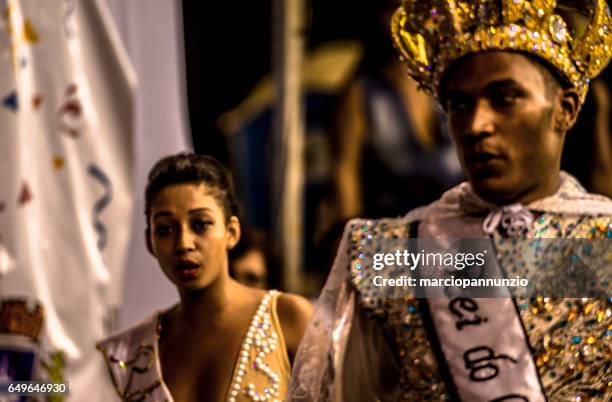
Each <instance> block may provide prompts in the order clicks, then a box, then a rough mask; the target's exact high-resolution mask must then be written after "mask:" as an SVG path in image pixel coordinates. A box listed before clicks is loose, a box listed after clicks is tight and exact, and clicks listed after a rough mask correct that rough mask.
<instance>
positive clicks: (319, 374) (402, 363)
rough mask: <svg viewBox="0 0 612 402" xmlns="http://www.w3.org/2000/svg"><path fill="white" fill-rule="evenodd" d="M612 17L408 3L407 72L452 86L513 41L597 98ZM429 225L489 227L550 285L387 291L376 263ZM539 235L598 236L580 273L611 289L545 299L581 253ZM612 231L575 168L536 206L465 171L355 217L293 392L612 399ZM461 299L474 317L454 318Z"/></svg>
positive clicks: (500, 4) (468, 230)
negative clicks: (506, 291)
mask: <svg viewBox="0 0 612 402" xmlns="http://www.w3.org/2000/svg"><path fill="white" fill-rule="evenodd" d="M611 29H612V17H611V16H610V11H609V9H608V6H607V4H606V2H605V1H604V0H584V1H573V0H558V1H555V0H471V1H462V0H403V1H402V6H401V7H400V8H399V9H398V10H397V11H396V12H395V14H394V16H393V18H392V20H391V32H392V37H393V41H394V45H395V47H396V49H397V50H398V52H399V54H400V58H401V59H402V61H403V62H404V64H405V65H406V67H407V69H408V73H409V75H410V76H411V77H412V78H413V79H414V80H415V81H417V83H418V84H419V87H420V88H421V89H423V90H424V91H426V92H427V93H428V94H430V95H431V96H434V97H436V98H438V99H439V98H440V95H441V94H440V89H442V88H441V87H442V86H443V85H441V83H442V84H443V83H444V78H445V74H446V73H447V72H448V71H449V69H450V68H452V67H453V66H454V65H455V63H456V62H457V61H458V60H460V59H461V58H463V57H464V56H467V55H470V54H475V53H480V52H484V51H509V52H520V53H525V54H527V55H529V56H531V57H534V58H536V59H538V60H539V61H541V62H542V63H543V64H545V65H547V66H549V67H551V69H553V70H554V71H556V72H557V75H558V77H559V79H560V80H561V81H563V83H564V84H565V85H568V86H571V87H574V88H575V89H577V90H578V91H579V93H580V94H581V101H584V98H585V96H586V93H587V90H588V85H589V81H590V79H592V78H594V77H595V76H597V75H598V74H599V73H600V72H601V71H602V70H603V69H604V68H605V66H606V65H607V64H608V62H609V60H610V57H611V56H612V51H611V50H612V49H611V47H612V33H611V32H610V30H611ZM415 238H418V239H419V240H422V239H425V240H427V239H429V240H431V239H434V240H438V239H444V238H454V239H469V238H484V239H486V241H488V242H490V244H491V245H492V247H493V251H494V254H493V257H492V258H491V260H492V261H493V265H495V266H497V267H498V268H499V270H500V271H501V275H503V276H505V277H508V276H509V275H517V277H518V276H519V275H520V276H523V277H526V278H529V280H531V279H536V278H539V280H540V281H539V282H538V286H542V288H539V287H536V288H535V290H536V293H535V294H532V296H533V297H529V298H521V297H518V296H516V297H514V298H511V297H507V296H505V297H496V298H492V297H491V296H487V297H489V298H482V299H478V303H476V301H475V300H473V299H469V298H467V297H463V298H461V297H455V298H451V297H450V296H448V297H446V296H445V297H446V298H445V297H440V298H438V299H436V298H430V297H427V298H423V296H422V295H421V296H420V297H416V296H419V295H418V294H411V293H410V289H411V288H410V286H405V287H404V289H407V291H406V292H405V293H404V294H402V297H387V295H385V293H384V292H382V293H381V291H380V289H378V290H377V289H374V288H373V287H372V284H373V280H372V278H373V276H374V275H375V274H376V273H375V272H374V271H373V270H372V269H371V268H372V267H371V266H368V265H367V262H368V261H370V260H372V256H373V255H374V254H381V255H389V254H391V253H393V252H394V251H396V250H397V248H395V247H392V246H391V244H392V243H393V242H394V241H396V240H398V239H400V240H402V239H403V240H405V242H406V243H408V242H409V240H410V239H415ZM539 239H544V240H548V241H549V242H553V243H554V242H555V240H554V239H562V240H568V241H569V242H570V243H571V244H570V245H573V246H576V245H577V244H582V243H581V242H584V241H585V239H586V240H587V244H584V245H585V246H588V247H590V246H591V245H590V244H588V241H593V242H595V241H596V240H589V239H601V240H602V241H603V243H600V244H603V245H604V248H603V249H604V252H603V253H602V254H598V258H597V259H594V260H593V261H595V262H596V264H595V265H596V267H594V268H593V267H588V268H591V270H590V271H589V270H588V269H587V270H585V272H587V271H588V272H590V274H592V276H591V277H589V278H588V279H589V280H588V281H584V282H585V283H581V282H579V281H575V282H574V283H573V285H584V284H586V285H589V286H591V285H592V286H594V287H597V286H601V287H602V288H603V289H604V291H603V292H601V293H597V295H598V296H597V297H582V296H580V298H567V297H568V296H565V294H567V293H563V292H559V293H557V294H558V295H560V296H559V297H565V298H553V297H548V296H547V295H546V293H542V294H543V295H544V296H538V293H537V291H539V290H540V289H545V288H546V286H556V284H558V283H565V284H567V283H568V282H567V281H565V282H563V281H558V280H557V279H559V278H557V276H561V277H563V276H564V275H568V273H573V272H574V271H572V270H571V269H568V270H556V269H554V268H556V266H555V265H554V264H553V263H556V262H558V261H559V260H562V258H561V257H563V258H565V257H567V256H566V255H565V254H564V253H566V252H567V249H566V248H563V247H554V246H553V247H550V248H547V254H545V258H540V259H529V258H527V257H528V256H527V255H526V254H525V253H523V251H524V249H521V247H520V246H521V244H525V243H529V244H531V245H533V247H534V248H536V249H537V248H538V242H539V241H540V240H539ZM381 240H384V241H381ZM534 240H535V242H534ZM556 241H559V240H556ZM611 241H612V201H611V200H610V199H608V198H606V197H602V196H597V195H593V194H589V193H587V192H586V191H585V190H584V188H583V187H582V186H581V185H580V184H579V183H578V182H577V181H576V180H575V179H574V178H573V177H571V176H569V175H568V174H566V173H563V172H562V173H561V185H560V188H559V189H558V191H557V192H556V193H555V194H554V195H552V196H549V197H546V198H544V199H540V200H537V201H535V202H532V203H530V204H529V205H526V206H524V205H520V204H514V205H509V206H503V207H499V206H496V205H492V204H490V203H487V202H486V201H484V200H482V199H481V198H479V197H478V196H477V195H476V194H475V193H474V191H473V190H472V188H471V186H470V185H469V184H468V183H463V184H461V185H459V186H457V187H455V188H454V189H451V190H450V191H448V192H447V193H445V194H444V195H443V196H442V197H441V198H440V200H438V201H436V202H434V203H433V204H430V205H429V206H426V207H422V208H418V209H416V210H413V211H411V212H410V213H408V215H406V216H405V217H403V218H399V219H382V220H375V221H366V220H354V221H351V222H350V223H349V224H348V226H347V227H346V229H345V233H344V237H343V240H342V243H341V245H340V249H339V251H338V254H337V257H336V260H335V262H334V266H333V268H332V272H331V273H330V275H329V278H328V280H327V283H326V285H325V288H324V289H323V291H322V293H321V296H320V298H319V302H318V304H317V307H316V309H315V312H314V316H313V320H312V322H311V325H310V326H309V328H308V329H307V331H306V333H305V335H304V338H303V339H302V343H301V345H300V348H299V350H298V354H297V356H296V360H295V363H294V371H293V381H292V383H291V385H290V390H289V400H291V401H293V402H310V401H364V402H370V401H371V402H378V401H394V402H395V401H405V402H408V401H444V400H463V401H469V402H477V401H478V402H480V401H490V402H502V401H505V402H507V401H512V402H518V401H527V402H536V401H537V402H540V401H563V402H565V401H572V402H579V401H601V402H603V401H606V402H607V401H610V400H612V299H611V298H609V297H610V284H611V283H612V272H611V269H612V251H610V247H609V246H610V242H611ZM572 242H573V243H572ZM549 244H550V243H549ZM606 247H607V248H606ZM582 249H583V250H585V249H586V248H585V247H583V248H582ZM573 251H574V250H572V252H573ZM573 256H574V255H571V257H572V258H573ZM570 261H571V259H570ZM572 264H573V263H572ZM551 267H554V268H552V269H551ZM570 268H571V266H570ZM572 269H573V268H572ZM375 286H376V285H375ZM561 290H563V289H561ZM604 295H605V296H604ZM606 297H607V298H606ZM448 301H450V303H449V302H448ZM455 302H458V303H455ZM444 303H446V304H444ZM477 304H478V305H477ZM455 307H461V309H462V310H460V311H459V310H458V309H455V310H453V309H454V308H455ZM479 308H480V310H479ZM449 311H451V312H452V313H453V314H456V315H458V316H459V317H461V322H459V321H457V322H452V321H450V320H449V317H452V314H450V313H449ZM483 312H486V314H483ZM464 313H471V315H470V314H465V316H463V315H462V314H464ZM476 313H478V314H480V315H476ZM467 316H469V317H467ZM466 317H467V318H469V319H467V320H464V319H465V318H466ZM500 317H502V319H500ZM464 324H465V326H464ZM470 330H471V332H470ZM466 333H467V334H470V335H466ZM466 344H467V345H469V346H467V347H468V348H469V349H465V348H464V347H465V345H466ZM479 344H480V345H481V346H479V347H473V346H474V345H479ZM500 350H501V351H500ZM322 356H325V358H323V357H322ZM512 370H515V371H512Z"/></svg>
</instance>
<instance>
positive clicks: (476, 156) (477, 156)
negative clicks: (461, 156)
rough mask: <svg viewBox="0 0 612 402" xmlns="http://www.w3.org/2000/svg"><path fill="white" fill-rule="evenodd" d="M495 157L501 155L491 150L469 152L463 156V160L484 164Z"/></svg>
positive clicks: (500, 157) (497, 157)
mask: <svg viewBox="0 0 612 402" xmlns="http://www.w3.org/2000/svg"><path fill="white" fill-rule="evenodd" d="M496 159H503V157H502V156H501V155H500V154H496V153H492V152H471V153H469V154H467V155H466V157H465V161H466V162H467V163H469V164H486V163H488V162H490V161H493V160H496Z"/></svg>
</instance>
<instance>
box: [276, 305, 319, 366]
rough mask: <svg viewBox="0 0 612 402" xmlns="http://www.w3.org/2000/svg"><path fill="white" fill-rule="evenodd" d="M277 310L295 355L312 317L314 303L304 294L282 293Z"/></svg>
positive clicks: (290, 347)
mask: <svg viewBox="0 0 612 402" xmlns="http://www.w3.org/2000/svg"><path fill="white" fill-rule="evenodd" d="M276 311H277V314H278V318H279V321H280V324H281V327H282V330H283V335H284V337H285V343H286V344H287V350H288V351H289V354H290V355H294V354H295V351H297V347H298V345H299V343H300V340H301V339H302V335H304V331H305V330H306V327H307V325H308V323H309V322H310V318H311V317H312V304H311V303H310V302H309V301H308V300H307V299H305V298H304V297H302V296H298V295H296V294H291V293H282V294H281V295H280V296H279V297H278V301H277V304H276Z"/></svg>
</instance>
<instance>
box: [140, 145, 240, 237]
mask: <svg viewBox="0 0 612 402" xmlns="http://www.w3.org/2000/svg"><path fill="white" fill-rule="evenodd" d="M202 183H203V184H206V186H207V187H208V188H209V190H210V193H211V195H212V196H213V197H214V198H215V200H216V201H217V202H218V203H219V205H220V206H222V207H223V212H224V215H225V219H226V221H229V219H230V218H231V217H232V216H237V217H240V206H239V204H238V200H237V198H236V194H235V191H234V181H233V179H232V174H231V172H230V171H229V169H228V168H227V167H225V166H224V165H223V164H222V163H221V162H219V161H218V160H217V159H215V158H213V157H212V156H208V155H196V154H193V153H187V152H183V153H179V154H176V155H170V156H166V157H164V158H162V159H160V160H159V161H158V162H157V163H156V164H155V166H153V169H151V172H149V179H148V181H147V187H146V190H145V215H146V217H147V227H148V226H149V218H150V216H151V204H152V203H153V200H154V199H155V196H156V195H157V194H159V192H160V191H162V190H163V189H164V188H166V187H168V186H172V185H176V184H202Z"/></svg>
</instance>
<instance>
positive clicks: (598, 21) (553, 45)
mask: <svg viewBox="0 0 612 402" xmlns="http://www.w3.org/2000/svg"><path fill="white" fill-rule="evenodd" d="M611 29H612V18H611V16H610V10H609V9H608V6H607V4H606V1H605V0H590V1H583V2H574V1H561V0H560V1H555V0H472V1H457V0H426V1H423V0H403V2H402V7H400V8H399V9H398V10H397V11H396V13H395V14H394V16H393V18H392V21H391V32H392V37H393V43H394V45H395V47H396V49H397V50H398V52H399V54H400V57H401V59H402V61H403V62H404V64H405V65H406V67H407V68H408V72H409V74H410V75H411V76H412V77H413V78H414V79H415V80H416V81H417V82H418V83H419V84H420V86H421V88H423V89H424V90H425V91H426V92H428V93H429V94H431V95H433V96H437V92H438V89H439V88H438V87H439V85H440V80H441V78H442V75H443V73H444V72H445V71H446V69H447V68H448V67H449V66H450V65H451V64H452V63H453V62H454V61H456V60H458V59H459V58H461V57H463V56H465V55H468V54H473V53H478V52H482V51H487V50H511V51H519V52H525V53H528V54H530V55H533V56H536V57H538V58H540V59H542V60H544V61H545V62H547V63H548V64H549V65H551V66H553V67H554V68H555V69H556V70H558V71H559V72H560V73H561V75H562V76H563V77H565V79H566V80H567V81H568V82H569V83H571V84H572V85H573V86H574V87H576V88H578V89H579V90H580V92H581V94H582V100H584V98H585V97H586V92H587V90H588V83H589V81H590V79H592V78H594V77H596V76H597V75H598V74H599V73H600V72H601V71H602V70H603V69H604V68H605V66H606V65H607V64H608V62H609V60H610V57H611V55H612V52H611V49H610V47H611V46H612V34H611V32H610V30H611Z"/></svg>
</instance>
